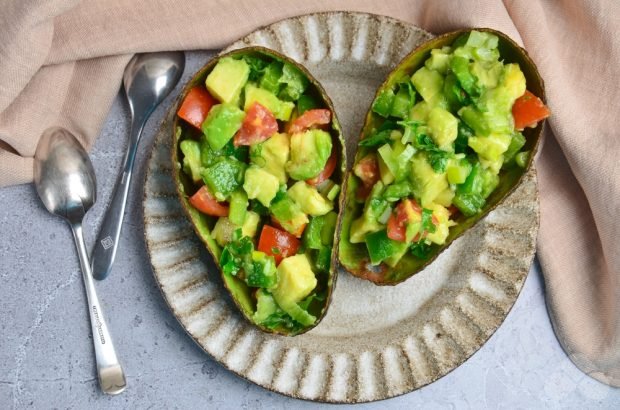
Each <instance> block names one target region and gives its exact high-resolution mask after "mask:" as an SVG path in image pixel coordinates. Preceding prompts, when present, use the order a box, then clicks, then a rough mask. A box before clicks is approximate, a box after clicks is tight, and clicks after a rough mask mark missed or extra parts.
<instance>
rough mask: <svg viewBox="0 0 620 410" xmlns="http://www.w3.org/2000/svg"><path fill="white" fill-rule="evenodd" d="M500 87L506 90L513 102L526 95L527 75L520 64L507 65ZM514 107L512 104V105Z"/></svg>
mask: <svg viewBox="0 0 620 410" xmlns="http://www.w3.org/2000/svg"><path fill="white" fill-rule="evenodd" d="M500 87H502V88H503V89H505V90H506V92H507V93H508V95H509V96H510V98H511V99H512V102H514V101H515V100H516V99H517V98H519V97H521V96H522V95H523V94H525V75H524V74H523V71H521V68H520V67H519V64H506V65H505V66H504V72H503V75H502V78H501V84H500ZM510 106H511V107H512V104H511V105H510Z"/></svg>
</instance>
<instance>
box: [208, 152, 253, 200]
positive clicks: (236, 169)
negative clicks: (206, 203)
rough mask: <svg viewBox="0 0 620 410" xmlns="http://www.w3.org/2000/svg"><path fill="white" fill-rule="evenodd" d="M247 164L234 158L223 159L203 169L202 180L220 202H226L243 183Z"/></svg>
mask: <svg viewBox="0 0 620 410" xmlns="http://www.w3.org/2000/svg"><path fill="white" fill-rule="evenodd" d="M245 168H246V164H244V163H243V162H241V161H237V160H236V159H234V158H230V157H228V158H222V159H221V160H220V161H218V162H216V163H215V164H213V165H212V166H210V167H208V168H205V169H203V171H202V179H203V180H204V182H205V184H207V186H208V187H209V190H210V191H211V192H213V195H215V197H216V199H217V200H218V201H224V200H226V199H227V198H228V196H229V195H230V194H231V193H232V192H233V191H235V190H237V189H238V188H239V187H241V184H242V183H243V174H244V173H245Z"/></svg>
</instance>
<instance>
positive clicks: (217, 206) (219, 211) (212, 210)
mask: <svg viewBox="0 0 620 410" xmlns="http://www.w3.org/2000/svg"><path fill="white" fill-rule="evenodd" d="M189 203H190V204H192V206H193V207H194V208H196V209H198V210H199V211H200V212H202V213H204V214H207V215H212V216H228V210H229V208H228V204H227V203H226V202H218V201H217V200H216V199H215V197H214V196H213V195H211V192H209V190H208V189H207V187H206V186H204V185H203V186H202V187H200V189H199V190H198V191H197V192H196V193H195V194H194V195H193V196H192V197H191V198H190V199H189Z"/></svg>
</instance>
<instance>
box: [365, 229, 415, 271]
mask: <svg viewBox="0 0 620 410" xmlns="http://www.w3.org/2000/svg"><path fill="white" fill-rule="evenodd" d="M365 242H366V248H367V249H368V256H370V263H371V264H372V265H378V264H380V263H381V262H383V261H384V260H385V259H387V258H389V257H390V256H393V255H394V254H396V253H400V252H402V248H403V247H404V248H405V249H406V248H407V244H406V243H404V242H398V241H394V240H392V239H390V238H388V236H387V232H386V230H385V229H382V230H380V231H378V232H373V233H370V234H368V235H366V240H365Z"/></svg>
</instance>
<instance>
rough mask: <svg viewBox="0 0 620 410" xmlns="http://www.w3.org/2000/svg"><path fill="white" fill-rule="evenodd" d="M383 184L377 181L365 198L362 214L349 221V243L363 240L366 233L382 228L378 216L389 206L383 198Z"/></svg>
mask: <svg viewBox="0 0 620 410" xmlns="http://www.w3.org/2000/svg"><path fill="white" fill-rule="evenodd" d="M383 188H384V185H383V183H382V182H381V181H379V182H377V183H376V184H375V186H374V187H373V188H372V190H371V191H370V195H369V196H368V198H367V199H366V204H365V205H364V212H363V214H362V215H361V216H360V217H359V218H358V219H356V220H354V221H353V222H352V223H351V230H350V234H349V235H350V237H349V241H350V242H351V243H362V242H364V240H365V238H366V235H367V234H368V233H372V232H377V231H379V230H381V229H383V228H384V227H385V226H384V224H382V223H380V222H379V216H381V214H383V212H385V210H386V209H388V208H389V206H390V205H389V203H388V202H387V200H385V199H384V198H383V195H382V194H383Z"/></svg>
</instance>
